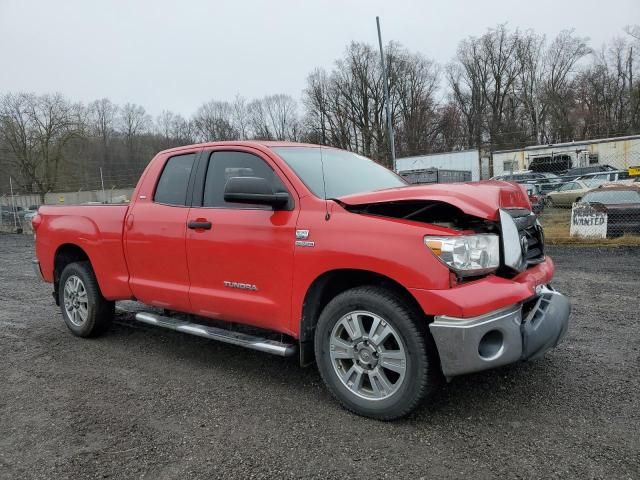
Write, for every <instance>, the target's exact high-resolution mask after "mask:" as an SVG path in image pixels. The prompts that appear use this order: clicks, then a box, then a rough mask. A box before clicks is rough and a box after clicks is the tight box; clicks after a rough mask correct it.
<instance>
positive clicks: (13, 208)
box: [0, 188, 133, 233]
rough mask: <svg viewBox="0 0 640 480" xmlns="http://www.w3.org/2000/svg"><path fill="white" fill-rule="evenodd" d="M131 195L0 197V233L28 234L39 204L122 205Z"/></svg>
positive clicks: (124, 192)
mask: <svg viewBox="0 0 640 480" xmlns="http://www.w3.org/2000/svg"><path fill="white" fill-rule="evenodd" d="M132 192H133V189H132V188H120V189H116V188H111V189H108V190H101V189H100V190H79V191H76V192H49V193H47V194H46V195H44V199H43V198H42V197H41V196H40V195H38V194H30V193H29V194H15V195H11V194H5V195H0V231H4V232H18V233H31V219H32V218H33V216H34V215H35V214H36V212H37V211H38V208H40V206H42V205H82V204H103V203H126V202H128V201H129V199H130V198H131V194H132ZM43 200H44V201H43Z"/></svg>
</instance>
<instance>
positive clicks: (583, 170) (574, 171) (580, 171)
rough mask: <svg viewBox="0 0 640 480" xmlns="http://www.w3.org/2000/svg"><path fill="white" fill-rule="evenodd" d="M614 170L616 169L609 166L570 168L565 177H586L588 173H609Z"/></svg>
mask: <svg viewBox="0 0 640 480" xmlns="http://www.w3.org/2000/svg"><path fill="white" fill-rule="evenodd" d="M616 170H617V169H616V168H614V167H612V166H611V165H591V166H589V167H576V168H570V169H569V170H567V173H566V174H565V175H566V176H571V177H579V176H581V175H587V174H589V173H598V172H610V171H616Z"/></svg>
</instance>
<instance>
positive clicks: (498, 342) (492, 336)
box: [478, 330, 504, 360]
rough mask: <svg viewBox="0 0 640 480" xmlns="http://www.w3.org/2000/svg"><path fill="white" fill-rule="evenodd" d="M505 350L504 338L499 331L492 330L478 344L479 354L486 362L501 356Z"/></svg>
mask: <svg viewBox="0 0 640 480" xmlns="http://www.w3.org/2000/svg"><path fill="white" fill-rule="evenodd" d="M503 348H504V336H503V335H502V332H501V331H499V330H491V331H489V332H487V333H485V334H484V335H483V337H482V338H481V339H480V343H479V344H478V354H479V355H480V357H482V358H483V359H484V360H493V359H495V358H497V357H499V356H500V354H501V353H502V350H503Z"/></svg>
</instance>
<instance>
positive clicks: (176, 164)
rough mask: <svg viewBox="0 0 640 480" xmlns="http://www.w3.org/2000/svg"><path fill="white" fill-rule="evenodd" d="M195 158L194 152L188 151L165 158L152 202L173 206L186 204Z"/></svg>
mask: <svg viewBox="0 0 640 480" xmlns="http://www.w3.org/2000/svg"><path fill="white" fill-rule="evenodd" d="M195 159H196V154H195V153H188V154H185V155H175V156H173V157H171V158H169V160H167V162H166V163H165V165H164V168H163V170H162V174H161V175H160V179H159V180H158V184H157V186H156V191H155V193H154V195H153V201H154V202H156V203H162V204H165V205H174V206H186V205H187V204H188V199H187V191H188V190H189V179H190V178H191V172H192V171H193V165H194V162H195Z"/></svg>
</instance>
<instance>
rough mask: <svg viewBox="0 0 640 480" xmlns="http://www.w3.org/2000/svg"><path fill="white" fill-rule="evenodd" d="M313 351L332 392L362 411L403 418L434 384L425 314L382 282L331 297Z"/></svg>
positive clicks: (433, 361) (385, 417) (434, 367)
mask: <svg viewBox="0 0 640 480" xmlns="http://www.w3.org/2000/svg"><path fill="white" fill-rule="evenodd" d="M315 351H316V362H317V364H318V368H319V370H320V374H321V375H322V378H323V379H324V382H325V384H326V385H327V387H328V388H329V390H330V391H331V393H332V394H333V395H334V396H335V397H336V398H337V399H338V400H339V401H340V402H341V403H342V405H343V406H345V407H346V408H347V409H349V410H351V411H353V412H355V413H357V414H359V415H363V416H367V417H373V418H377V419H381V420H392V419H395V418H399V417H402V416H404V415H406V414H408V413H410V412H411V411H412V410H413V409H414V408H415V407H416V406H418V405H419V403H420V402H421V401H422V399H423V398H424V397H425V395H426V394H427V393H428V392H429V391H430V390H431V389H432V388H433V387H434V386H435V384H436V379H437V371H438V370H437V359H435V358H434V357H433V353H434V349H433V348H431V342H430V337H429V336H428V332H427V329H426V321H425V319H424V318H422V315H421V313H420V312H415V311H413V309H412V308H410V307H409V306H408V305H407V303H406V302H405V301H404V300H403V299H402V298H401V297H400V296H398V295H396V294H395V293H393V292H390V291H388V290H385V289H382V288H379V287H358V288H354V289H351V290H348V291H346V292H344V293H341V294H340V295H338V296H336V297H335V298H334V299H333V300H332V301H331V302H329V304H328V305H327V306H326V307H325V309H324V310H323V312H322V314H321V316H320V319H319V321H318V327H317V330H316V338H315Z"/></svg>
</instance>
